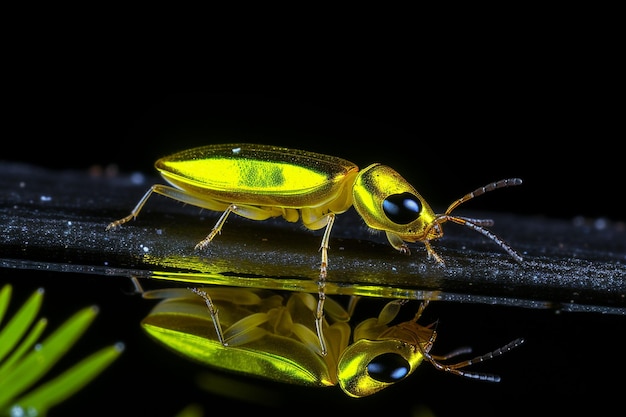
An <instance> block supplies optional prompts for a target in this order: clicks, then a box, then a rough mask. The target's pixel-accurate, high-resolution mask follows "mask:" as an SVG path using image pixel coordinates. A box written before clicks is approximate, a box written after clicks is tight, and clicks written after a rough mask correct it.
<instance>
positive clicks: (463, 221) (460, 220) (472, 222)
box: [433, 215, 524, 263]
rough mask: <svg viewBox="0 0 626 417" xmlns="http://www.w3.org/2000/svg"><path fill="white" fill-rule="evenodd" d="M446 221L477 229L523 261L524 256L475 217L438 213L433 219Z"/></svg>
mask: <svg viewBox="0 0 626 417" xmlns="http://www.w3.org/2000/svg"><path fill="white" fill-rule="evenodd" d="M447 221H451V222H453V223H456V224H460V225H462V226H466V227H469V228H470V229H472V230H475V231H477V232H478V233H480V234H482V235H484V236H487V237H488V238H489V239H491V240H493V241H494V242H496V244H497V245H498V246H500V247H501V248H502V249H504V250H505V251H506V252H507V253H508V254H509V255H511V257H513V259H515V260H516V261H517V262H519V263H523V262H524V258H522V256H521V255H520V254H519V253H517V252H516V251H515V250H514V249H513V248H512V247H510V246H509V245H508V244H507V243H506V242H505V241H504V240H502V239H500V238H499V237H498V236H496V235H495V234H494V233H492V232H490V231H489V230H487V229H485V228H484V227H482V226H481V224H480V223H481V222H480V221H476V219H468V218H466V217H455V216H449V215H440V216H438V217H437V218H436V219H435V221H434V223H433V224H441V223H445V222H447Z"/></svg>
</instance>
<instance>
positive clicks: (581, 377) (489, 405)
mask: <svg viewBox="0 0 626 417" xmlns="http://www.w3.org/2000/svg"><path fill="white" fill-rule="evenodd" d="M139 179H140V180H141V177H139ZM154 181H158V179H157V178H150V179H145V178H144V179H143V180H141V181H133V177H130V176H115V177H110V178H107V177H102V176H90V175H88V173H86V172H76V171H46V170H42V169H40V168H37V167H33V166H28V165H18V164H12V163H4V162H3V163H0V199H1V205H0V219H1V221H2V224H3V228H2V230H1V231H0V236H1V240H0V249H1V251H2V255H1V256H0V258H1V259H0V267H1V269H0V273H1V274H2V281H3V282H11V283H13V284H15V285H16V293H15V296H14V298H15V299H16V300H19V299H20V291H21V294H22V299H25V297H26V296H27V294H30V293H31V292H32V290H33V289H34V288H36V287H37V286H44V287H45V288H46V294H47V296H46V299H47V300H48V301H47V302H48V303H49V304H48V305H47V306H44V308H47V314H48V315H49V316H50V318H51V319H52V320H54V319H55V318H58V317H61V318H63V317H66V316H67V314H68V312H71V311H74V310H75V309H76V308H77V307H80V306H84V305H90V304H93V303H97V304H98V305H99V306H100V308H101V314H100V317H99V319H98V320H96V322H94V327H95V328H97V334H98V337H97V338H95V339H94V340H93V343H94V345H96V346H101V345H102V344H104V343H109V342H112V341H113V342H114V341H118V340H122V341H123V342H124V343H125V345H126V346H127V350H126V351H125V352H124V354H123V355H122V356H121V357H120V358H119V360H118V362H117V364H116V365H114V366H113V367H112V368H111V369H110V370H108V371H107V373H106V374H105V375H103V377H102V378H101V379H99V380H98V381H95V382H94V383H93V384H90V385H89V386H88V387H86V388H85V391H84V392H83V393H82V394H81V395H79V396H77V397H76V398H73V399H72V400H71V401H69V402H68V404H67V406H66V407H67V408H65V409H60V410H59V413H60V414H58V415H71V412H73V411H76V410H84V409H86V408H88V407H92V406H93V404H94V403H95V404H97V405H98V407H99V408H101V409H102V410H105V411H106V410H108V411H109V412H111V413H112V412H115V410H119V409H120V408H122V407H123V408H124V409H125V410H127V411H129V412H135V413H140V412H145V413H152V415H155V416H157V415H158V416H160V415H163V416H171V415H173V414H174V413H175V412H176V411H178V410H179V409H182V407H183V406H184V405H186V404H188V403H190V402H199V403H201V404H203V405H204V409H205V413H207V415H208V414H210V413H213V412H215V409H213V408H211V407H212V406H214V405H215V404H217V403H218V402H219V403H220V404H223V405H226V406H227V407H228V409H229V410H230V411H229V412H235V413H237V412H244V411H249V410H254V411H257V412H258V411H260V410H263V409H268V410H271V412H274V413H281V412H284V413H285V414H287V413H289V414H291V413H293V412H294V410H301V409H302V407H310V406H312V405H314V406H315V407H317V408H319V409H323V410H324V413H323V414H324V415H346V414H349V413H367V412H371V411H372V410H378V411H381V412H384V411H388V409H389V408H388V407H389V404H393V405H394V410H395V411H396V412H397V414H398V415H412V413H414V412H415V410H419V409H423V407H426V408H427V409H430V410H433V411H434V412H435V414H436V415H440V416H444V415H458V412H459V410H463V411H464V412H466V413H468V414H472V413H478V414H481V413H482V415H502V410H510V409H511V407H515V408H518V409H520V410H525V411H526V412H530V411H531V410H535V409H538V408H541V407H542V405H541V404H542V402H544V401H549V403H550V404H555V405H558V406H559V407H565V409H567V408H569V409H575V406H574V405H572V407H569V406H568V405H569V404H570V399H571V398H572V397H577V399H578V400H577V401H578V403H581V402H582V403H584V404H587V405H590V404H592V403H593V405H594V406H597V407H600V408H599V409H601V408H602V407H603V405H606V404H608V403H610V401H609V400H610V399H611V398H613V397H611V392H612V390H614V389H615V387H616V385H615V384H614V383H612V382H611V381H612V380H613V379H612V378H613V376H614V375H619V374H620V373H621V372H623V371H624V369H623V361H621V360H620V359H619V358H617V359H612V358H613V357H614V356H613V353H615V352H620V351H621V348H620V346H621V345H622V341H621V338H622V336H621V335H622V333H623V332H622V330H623V329H624V325H625V324H626V322H625V318H624V310H625V308H626V304H625V299H624V294H626V289H625V274H626V272H625V271H624V263H625V262H626V259H625V257H626V237H625V236H626V235H625V233H626V232H625V228H624V224H623V223H619V222H607V221H600V220H597V221H596V220H592V219H582V218H581V219H572V220H554V219H545V218H539V217H538V218H535V217H523V216H516V215H507V214H501V213H500V214H493V215H491V214H490V213H468V215H471V216H474V217H485V216H487V217H493V218H494V219H495V221H496V223H495V226H494V227H493V228H492V230H493V231H494V232H495V233H497V234H498V235H499V236H500V237H502V238H503V239H505V240H506V241H507V242H508V243H509V244H510V245H511V246H512V247H513V248H515V249H516V250H517V251H519V252H520V253H521V254H522V255H523V256H524V258H525V264H524V265H523V266H520V265H518V264H517V263H516V262H515V261H514V260H512V259H510V258H509V257H508V255H507V254H505V253H502V251H501V250H500V248H499V247H497V246H496V245H494V244H493V242H491V241H489V240H488V239H485V238H484V237H482V236H480V235H478V234H476V233H474V232H472V231H467V230H464V229H463V228H462V227H455V226H454V225H445V227H444V230H445V236H444V238H443V239H442V240H440V241H438V242H434V243H433V245H434V247H435V248H436V249H437V250H438V252H439V253H440V254H441V255H442V257H443V258H444V259H445V260H446V263H447V266H446V268H441V267H439V266H437V265H435V264H434V263H433V262H432V261H429V260H428V259H427V258H426V256H425V250H424V248H423V247H420V246H419V245H415V246H414V248H413V253H412V254H411V255H410V256H404V255H401V254H398V253H396V251H395V250H394V249H393V248H391V247H390V246H389V245H388V244H387V242H386V241H385V237H384V236H377V235H371V234H369V233H368V232H367V231H366V230H365V228H364V226H363V225H362V223H360V221H359V220H358V219H357V218H356V217H355V216H353V215H352V214H353V213H352V214H351V213H350V212H349V213H346V214H345V215H342V216H339V217H338V219H337V222H336V224H335V228H334V231H333V236H332V238H331V249H330V253H329V254H330V259H331V263H330V265H329V277H328V286H327V293H328V294H331V295H335V296H337V297H342V296H343V295H351V294H360V295H366V296H368V297H371V298H368V299H367V302H368V303H371V304H372V310H371V311H379V309H380V308H381V305H382V303H384V302H386V301H387V298H388V297H389V298H413V299H415V300H420V299H429V300H433V301H434V302H432V303H431V305H430V307H429V311H428V317H427V318H425V320H427V321H428V320H432V321H435V320H439V324H438V331H439V334H440V336H439V337H438V346H437V349H438V351H437V352H434V353H446V352H447V351H449V350H452V349H454V348H457V347H459V346H460V345H468V346H471V347H473V348H474V352H484V351H489V350H492V349H495V348H497V347H498V346H501V345H503V344H504V343H506V342H508V341H509V340H512V339H515V338H517V337H524V339H525V340H526V343H525V344H524V345H523V346H521V347H520V348H518V349H516V351H515V353H514V354H511V355H510V356H509V355H505V356H503V357H501V358H498V359H497V360H494V361H490V362H491V363H490V364H489V366H488V367H487V368H488V370H489V371H490V372H492V371H493V372H494V373H497V374H499V375H501V376H502V382H500V383H499V384H495V385H494V384H488V385H485V384H481V383H479V382H476V381H469V380H466V379H464V378H458V377H455V376H453V375H446V374H443V373H441V372H439V371H436V370H434V369H428V367H424V369H421V368H420V369H418V370H417V371H416V372H415V374H414V375H412V376H411V379H410V380H408V381H405V383H403V384H401V385H398V386H397V387H393V388H390V389H389V390H388V391H385V392H382V393H380V394H377V395H376V396H373V397H372V398H371V399H370V398H368V399H361V400H358V401H357V402H354V401H350V400H349V399H346V398H344V397H345V396H344V395H343V393H341V392H340V390H338V389H337V390H334V389H332V388H331V389H324V390H323V391H320V390H317V389H303V388H300V387H293V386H290V385H285V384H280V383H271V382H270V383H268V382H263V383H259V382H258V381H255V380H254V379H249V378H238V377H236V376H234V375H230V374H227V373H220V372H217V371H214V370H211V369H210V368H206V367H204V366H201V365H199V364H196V363H192V362H190V361H188V360H186V359H184V358H181V357H178V356H177V355H176V354H174V353H173V352H170V351H167V350H165V349H163V348H162V347H161V346H158V345H156V344H155V343H153V342H152V341H150V340H148V339H147V338H146V337H145V335H144V334H142V332H141V329H140V327H139V323H140V322H141V320H142V319H143V318H144V317H145V316H146V315H147V314H148V312H149V311H150V309H151V307H152V306H153V303H151V302H150V300H144V299H142V298H141V297H140V296H139V295H137V294H135V293H134V287H133V286H132V284H131V283H130V281H129V279H128V278H129V277H131V276H135V277H139V278H140V281H141V282H142V284H143V285H145V286H146V287H161V286H172V285H179V286H183V287H184V286H187V285H188V284H189V283H193V285H196V284H198V283H202V284H211V285H232V286H240V287H261V288H269V289H281V290H288V291H309V292H316V291H317V289H316V286H315V281H314V279H315V277H316V276H317V272H318V261H319V257H318V252H317V249H318V247H319V241H320V239H321V236H320V235H319V234H316V233H313V232H308V231H305V230H303V229H302V228H301V227H300V226H299V225H292V224H286V223H285V222H283V221H279V220H278V221H267V222H252V221H247V220H245V219H238V218H236V217H233V218H232V219H230V220H229V222H228V223H227V224H226V226H225V228H224V230H223V233H222V234H221V235H220V236H218V237H217V238H216V241H215V242H214V244H212V245H211V246H210V248H209V250H208V251H207V252H206V253H198V252H195V251H194V250H193V247H194V245H195V244H196V243H197V241H199V240H200V239H202V238H203V237H204V236H206V234H207V233H208V231H209V230H210V228H211V227H212V226H213V224H214V222H215V220H216V218H217V215H218V214H217V213H210V212H206V211H204V212H200V211H199V210H198V209H196V208H194V207H189V206H187V207H185V206H182V205H180V204H177V203H174V202H172V201H169V200H168V199H158V198H157V199H154V201H151V203H150V205H149V206H147V207H146V209H145V211H144V212H142V214H141V216H140V217H139V218H138V219H137V220H135V221H133V222H130V223H128V224H126V225H124V226H123V227H121V228H119V229H117V230H115V231H110V232H105V230H104V229H105V227H106V225H107V224H108V223H109V222H110V221H111V220H112V219H115V218H118V217H120V216H121V215H125V214H126V213H127V212H128V210H129V208H130V206H132V204H133V203H134V202H136V200H137V198H138V197H139V196H140V195H142V194H143V193H144V192H145V190H146V189H147V187H149V186H150V185H151V184H152V183H153V182H154ZM55 300H56V301H55ZM16 302H17V301H16ZM416 303H417V301H416V302H415V303H414V304H416ZM59 320H60V319H59ZM90 349H91V348H90V347H89V346H85V350H86V351H89V350H90ZM76 356H77V357H81V355H80V354H77V355H76ZM507 356H508V357H507ZM481 370H484V368H481ZM198 384H199V385H198ZM139 386H141V387H145V388H146V390H147V392H148V393H149V398H142V397H141V396H140V392H141V391H142V390H139V389H138V388H137V387H139ZM335 388H336V387H335ZM598 391H600V392H603V393H604V397H603V399H602V400H601V401H599V400H598V397H596V396H594V395H589V392H598ZM103 393H106V395H105V397H106V398H107V399H106V401H105V400H104V399H103ZM520 395H522V397H523V398H524V403H523V404H519V402H520ZM128 396H131V397H132V399H131V401H130V402H129V401H127V398H128ZM111 399H112V400H111ZM451 399H454V401H451ZM132 410H134V411H132ZM68 411H69V413H68ZM80 414H81V413H80V412H79V415H80ZM51 415H52V414H51Z"/></svg>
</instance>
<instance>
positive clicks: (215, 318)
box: [190, 288, 228, 346]
mask: <svg viewBox="0 0 626 417" xmlns="http://www.w3.org/2000/svg"><path fill="white" fill-rule="evenodd" d="M190 290H191V291H193V292H194V293H195V294H197V295H199V296H200V297H202V298H203V299H204V302H205V303H206V306H207V307H208V309H209V314H211V320H213V325H214V326H215V333H216V334H217V340H219V341H220V343H221V344H222V346H228V343H227V342H226V340H225V339H224V332H223V331H222V325H221V324H220V318H219V315H218V311H217V308H215V304H213V300H211V297H209V294H207V293H206V291H202V290H199V289H197V288H190Z"/></svg>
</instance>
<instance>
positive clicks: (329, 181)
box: [107, 143, 522, 354]
mask: <svg viewBox="0 0 626 417" xmlns="http://www.w3.org/2000/svg"><path fill="white" fill-rule="evenodd" d="M155 166H156V169H157V170H158V171H159V172H160V173H161V175H162V176H163V178H165V180H167V182H169V183H170V184H171V185H173V187H171V186H166V185H161V184H156V185H153V186H152V187H151V188H150V189H149V190H148V191H147V192H146V194H145V195H144V196H143V197H142V198H141V200H139V202H138V203H137V205H136V206H135V208H134V209H133V210H132V211H131V213H130V214H129V215H128V216H126V217H124V218H122V219H119V220H116V221H114V222H112V223H110V224H109V225H108V226H107V230H109V229H112V228H115V227H116V226H119V225H121V224H123V223H126V222H128V221H129V220H131V219H133V218H136V217H137V215H138V214H139V212H140V211H141V209H142V207H143V206H144V204H145V203H146V201H147V200H148V198H149V197H150V196H151V195H152V193H158V194H161V195H164V196H166V197H169V198H172V199H174V200H178V201H181V202H184V203H187V204H191V205H194V206H198V207H201V208H205V209H209V210H215V211H222V212H223V214H222V215H221V216H220V218H219V219H218V221H217V223H216V224H215V226H214V227H213V229H212V230H211V232H210V233H209V234H208V236H207V237H206V238H204V239H203V240H202V241H200V242H199V243H198V244H197V245H196V249H203V248H205V247H206V246H207V245H208V244H209V243H210V242H211V241H212V240H213V238H214V237H215V236H216V235H217V234H218V233H220V231H221V230H222V226H223V225H224V223H225V222H226V219H227V217H228V215H229V214H230V213H235V214H238V215H240V216H242V217H246V218H248V219H252V220H265V219H268V218H271V217H280V216H282V217H284V218H285V219H286V220H287V221H289V222H296V221H298V220H299V219H300V218H301V219H302V222H303V224H304V225H305V226H306V227H307V228H308V229H311V230H318V229H322V228H325V230H324V234H323V237H322V242H321V245H320V252H321V264H320V273H319V279H318V288H319V291H318V293H319V297H318V307H317V309H316V313H315V322H316V325H317V328H318V336H319V342H320V345H321V347H322V349H321V351H322V354H325V352H326V348H325V346H324V337H323V334H322V330H321V321H322V315H323V306H324V299H325V294H324V285H325V280H326V276H327V266H328V248H329V241H330V232H331V229H332V227H333V224H334V222H335V215H336V214H340V213H343V212H345V211H346V210H348V209H349V208H350V207H351V206H354V208H355V209H356V211H357V212H358V213H359V215H360V216H361V217H362V218H363V220H364V221H365V223H366V224H367V225H368V226H369V227H370V228H372V229H374V230H381V231H384V232H385V233H386V235H387V239H388V240H389V243H390V244H391V245H392V246H393V247H394V248H395V249H397V250H399V251H400V252H402V253H407V254H409V253H410V250H409V247H408V246H407V244H406V242H422V243H423V244H424V245H425V246H426V250H427V253H428V255H429V257H433V258H434V259H435V260H436V261H437V262H439V263H440V264H443V260H442V259H441V257H440V256H439V255H438V254H437V253H436V252H435V251H434V249H433V248H432V246H431V244H430V241H431V240H434V239H438V238H440V237H442V236H443V230H442V228H441V225H442V224H443V223H445V222H447V221H452V222H454V223H458V224H461V225H464V226H467V227H469V228H471V229H474V230H476V231H478V232H480V233H482V234H483V235H485V236H487V237H489V238H490V239H492V240H493V241H495V242H496V243H497V244H498V245H499V246H500V247H502V248H503V249H504V250H505V251H506V252H508V253H509V254H510V255H511V256H512V257H513V258H514V259H515V260H516V261H518V262H521V261H522V257H521V256H520V255H519V254H518V253H517V252H515V251H514V250H513V249H512V248H511V247H509V246H508V245H507V244H506V243H505V242H503V241H502V240H501V239H500V238H498V237H497V236H495V235H494V234H493V233H491V232H490V231H488V230H487V229H485V226H490V225H492V224H493V221H492V220H484V219H469V218H466V217H458V216H452V215H451V214H450V213H451V212H452V210H454V209H455V208H456V207H458V206H459V205H460V204H462V203H464V202H466V201H468V200H470V199H472V198H474V197H477V196H479V195H481V194H483V193H485V192H488V191H492V190H495V189H498V188H503V187H508V186H513V185H519V184H521V183H522V181H521V180H520V179H519V178H512V179H505V180H501V181H498V182H494V183H491V184H488V185H486V186H484V187H480V188H478V189H476V190H475V191H473V192H471V193H469V194H466V195H465V196H463V197H462V198H460V199H458V200H456V201H455V202H453V203H452V204H451V205H450V206H449V207H448V209H447V210H446V211H445V212H444V213H442V214H435V213H434V212H433V210H432V209H431V208H430V206H429V205H428V203H427V202H426V201H425V200H424V199H423V198H422V196H421V195H420V194H419V193H418V192H417V191H416V190H415V188H413V186H411V184H409V183H408V182H407V181H406V180H405V179H404V178H402V177H401V176H400V174H398V173H397V172H396V171H395V170H393V169H392V168H390V167H388V166H386V165H381V164H378V163H374V164H372V165H369V166H368V167H366V168H365V169H363V170H359V168H358V167H357V165H355V164H354V163H352V162H350V161H347V160H345V159H342V158H338V157H335V156H329V155H323V154H319V153H314V152H308V151H303V150H296V149H290V148H283V147H278V146H270V145H260V144H246V143H239V144H221V145H208V146H202V147H198V148H194V149H189V150H185V151H182V152H178V153H175V154H173V155H170V156H167V157H164V158H161V159H159V160H157V161H156V163H155Z"/></svg>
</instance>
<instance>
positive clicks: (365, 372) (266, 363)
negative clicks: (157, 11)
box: [141, 287, 523, 398]
mask: <svg viewBox="0 0 626 417" xmlns="http://www.w3.org/2000/svg"><path fill="white" fill-rule="evenodd" d="M192 290H193V292H194V293H195V294H197V295H199V296H200V297H197V296H196V295H194V294H193V293H192V292H191V291H189V290H188V289H184V288H175V289H164V290H154V291H148V292H146V293H145V294H144V297H145V298H162V299H163V300H162V301H160V302H159V303H158V304H156V305H155V307H154V308H153V309H152V311H151V312H150V313H149V314H148V316H147V317H146V318H144V319H143V320H142V323H141V325H142V328H143V329H144V330H145V331H146V332H147V333H148V334H149V335H150V336H151V337H153V338H154V339H155V340H158V341H159V342H161V343H163V344H164V345H165V346H167V347H169V348H170V349H172V350H174V351H176V352H178V353H180V354H182V355H183V356H185V357H188V358H191V359H193V360H195V361H198V362H200V363H203V364H206V365H210V366H212V367H215V368H219V369H222V370H226V371H231V372H235V373H239V374H245V375H249V376H256V377H261V378H266V379H271V380H274V381H280V382H285V383H290V384H298V385H305V386H319V387H325V386H326V387H327V386H334V385H339V386H340V387H341V389H342V390H343V391H344V392H345V393H346V394H347V395H349V396H351V397H358V398H360V397H365V396H369V395H372V394H375V393H377V392H379V391H380V390H382V389H384V388H387V387H389V386H391V385H394V384H395V383H397V382H399V381H402V380H404V379H406V378H407V377H408V376H409V375H411V374H412V373H413V372H414V371H415V369H416V368H417V367H418V366H419V365H420V364H421V363H422V361H424V360H426V361H427V362H429V363H431V364H432V365H434V366H435V367H436V369H439V370H441V371H445V372H450V373H453V374H457V375H461V376H464V377H468V378H474V379H480V380H484V381H491V382H498V381H499V380H500V378H499V377H498V376H496V375H491V374H483V373H474V372H468V371H465V370H463V369H462V368H465V367H467V366H469V365H471V364H473V363H478V362H482V361H484V360H486V359H490V358H493V357H494V356H498V355H500V354H502V353H504V352H507V351H509V350H511V349H513V348H515V347H517V346H519V345H521V344H522V343H523V340H522V339H516V340H514V341H512V342H511V343H509V344H507V345H506V346H503V347H501V348H499V349H496V350H495V351H493V352H490V353H488V354H485V355H481V356H478V357H476V358H473V359H471V360H466V361H463V362H460V363H454V364H445V363H442V362H441V361H444V360H446V359H450V358H451V357H453V356H457V355H459V354H461V353H468V352H469V349H459V350H458V351H456V352H453V353H451V354H449V355H446V356H436V355H433V354H431V353H430V351H431V348H432V347H433V344H434V342H435V339H436V336H437V333H436V330H435V329H434V326H433V325H432V324H431V325H429V326H422V325H421V324H419V323H417V321H418V319H419V318H420V316H421V314H422V312H423V311H424V308H425V307H426V305H427V304H428V302H427V301H425V302H422V303H421V304H420V308H419V309H418V311H417V313H416V314H415V316H414V317H413V319H411V320H408V321H405V322H400V323H398V324H394V325H391V323H392V321H393V320H394V319H395V318H396V315H397V314H398V312H399V310H400V307H401V306H402V305H403V304H405V303H406V302H407V300H399V299H396V300H392V301H390V302H388V303H387V304H386V305H385V307H384V308H383V309H382V310H381V312H380V314H379V315H378V316H377V317H372V318H369V319H366V320H364V321H362V322H360V323H359V324H358V325H356V326H355V327H354V330H352V328H351V325H350V316H351V310H352V309H353V308H354V304H352V307H350V308H348V310H346V309H344V308H343V307H342V306H341V305H340V304H339V303H337V302H336V301H335V300H334V299H332V298H328V299H327V300H326V308H325V312H326V315H325V317H324V319H323V320H322V326H323V328H324V334H325V335H326V339H327V347H328V353H327V355H325V356H321V355H319V343H318V340H317V335H316V330H315V329H314V327H313V323H312V321H311V320H310V316H311V314H312V312H313V311H315V309H316V299H315V297H313V296H312V295H311V294H309V293H299V292H295V293H291V294H289V295H288V296H286V297H284V296H282V295H280V294H278V293H276V292H274V291H270V290H262V289H247V288H233V287H214V288H211V289H208V288H201V289H196V288H194V289H192ZM209 293H210V295H209ZM203 301H204V302H203ZM205 304H206V306H209V309H208V312H209V314H207V308H206V306H205ZM218 310H219V312H220V316H219V317H218V314H217V311H218ZM209 321H212V322H213V326H211V324H210V323H209ZM212 327H213V329H212ZM222 328H223V329H224V330H222ZM225 345H227V346H225Z"/></svg>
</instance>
